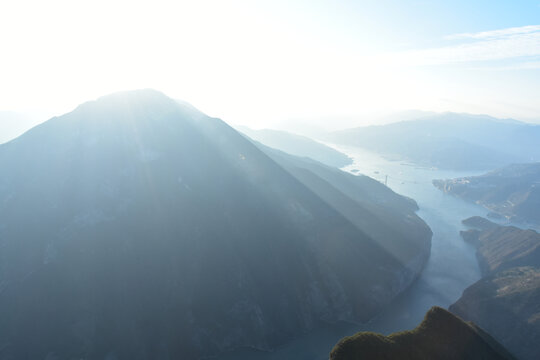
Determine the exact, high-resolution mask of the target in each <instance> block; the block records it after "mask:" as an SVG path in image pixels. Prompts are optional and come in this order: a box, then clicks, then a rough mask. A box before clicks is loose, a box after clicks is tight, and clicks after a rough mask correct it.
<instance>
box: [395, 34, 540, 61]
mask: <svg viewBox="0 0 540 360" xmlns="http://www.w3.org/2000/svg"><path fill="white" fill-rule="evenodd" d="M446 39H453V40H461V42H460V43H458V44H454V45H448V46H442V47H438V48H430V49H420V50H412V51H405V52H401V53H397V54H391V56H390V58H391V59H392V60H391V62H394V63H395V62H398V64H401V65H405V66H422V65H444V64H453V63H467V62H480V61H488V62H489V61H500V60H516V61H523V60H524V59H525V60H526V61H529V62H530V61H531V59H532V60H535V58H536V57H540V25H531V26H523V27H518V28H506V29H500V30H494V31H486V32H479V33H464V34H456V35H451V36H448V37H446ZM471 40H472V41H471Z"/></svg>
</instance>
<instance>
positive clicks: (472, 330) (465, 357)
mask: <svg viewBox="0 0 540 360" xmlns="http://www.w3.org/2000/svg"><path fill="white" fill-rule="evenodd" d="M361 359H385V360H409V359H410V360H423V359H426V360H431V359H440V360H478V359H485V360H488V359H489V360H497V359H499V360H502V359H506V360H511V359H514V357H513V356H512V355H510V354H509V353H508V351H506V350H505V349H504V348H503V347H502V346H501V345H500V344H499V343H498V342H497V341H496V340H494V339H493V338H492V337H491V336H490V335H488V334H487V333H486V332H484V331H483V330H482V329H480V328H479V327H477V326H476V325H475V324H473V323H467V322H465V321H463V320H461V319H460V318H458V317H457V316H455V315H453V314H451V313H450V312H448V311H446V310H444V309H442V308H440V307H433V308H431V309H430V310H429V311H428V312H427V313H426V316H425V318H424V320H423V321H422V323H420V324H419V325H418V326H417V327H416V328H415V329H413V330H410V331H403V332H399V333H394V334H391V335H389V336H384V335H381V334H377V333H372V332H360V333H357V334H356V335H353V336H350V337H346V338H344V339H342V340H341V341H340V342H339V343H338V344H337V345H336V346H335V347H334V349H333V350H332V352H331V353H330V360H361Z"/></svg>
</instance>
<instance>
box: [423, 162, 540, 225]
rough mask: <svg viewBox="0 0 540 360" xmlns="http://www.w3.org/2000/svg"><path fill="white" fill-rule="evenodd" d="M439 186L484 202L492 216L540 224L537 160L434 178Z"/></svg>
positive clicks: (444, 189)
mask: <svg viewBox="0 0 540 360" xmlns="http://www.w3.org/2000/svg"><path fill="white" fill-rule="evenodd" d="M433 185H435V186H436V187H437V188H439V189H440V190H442V191H444V192H446V193H449V194H452V195H454V196H457V197H460V198H462V199H465V200H468V201H472V202H475V203H477V204H480V205H483V206H484V207H486V208H487V209H489V210H491V211H492V214H490V215H489V216H493V217H495V218H506V219H507V220H508V221H512V222H521V223H531V224H535V225H540V211H538V209H540V163H531V164H515V165H509V166H505V167H503V168H501V169H498V170H494V171H491V172H488V173H487V174H484V175H481V176H470V177H464V178H457V179H449V180H434V181H433Z"/></svg>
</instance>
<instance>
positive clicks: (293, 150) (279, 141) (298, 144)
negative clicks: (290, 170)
mask: <svg viewBox="0 0 540 360" xmlns="http://www.w3.org/2000/svg"><path fill="white" fill-rule="evenodd" d="M237 129H238V130H239V131H240V132H242V133H244V134H246V135H247V136H249V137H250V138H251V139H253V140H256V141H258V142H261V143H263V144H264V145H266V146H269V147H271V148H274V149H277V150H281V151H284V152H286V153H289V154H291V155H296V156H301V157H309V158H311V159H313V160H317V161H318V162H321V163H323V164H326V165H329V166H334V167H338V168H340V167H343V166H346V165H349V164H351V163H352V160H351V158H349V157H348V156H347V155H345V154H343V153H342V152H339V151H337V150H334V149H332V148H331V147H328V146H326V145H324V144H321V143H319V142H317V141H315V140H312V139H310V138H308V137H305V136H300V135H296V134H292V133H289V132H286V131H280V130H270V129H263V130H253V129H250V128H248V127H245V126H241V127H238V128H237Z"/></svg>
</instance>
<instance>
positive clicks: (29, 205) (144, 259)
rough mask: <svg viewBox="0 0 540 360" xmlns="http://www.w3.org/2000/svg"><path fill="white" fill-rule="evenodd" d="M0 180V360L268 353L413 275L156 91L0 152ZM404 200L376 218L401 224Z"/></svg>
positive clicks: (100, 103) (370, 304) (96, 104)
mask: <svg viewBox="0 0 540 360" xmlns="http://www.w3.org/2000/svg"><path fill="white" fill-rule="evenodd" d="M0 169H2V174H1V176H0V246H1V248H2V251H1V252H0V266H1V271H0V290H1V291H0V309H1V310H0V344H1V346H0V358H5V359H9V358H13V359H35V358H55V357H57V358H89V359H102V358H107V359H123V358H130V359H171V358H174V359H176V358H192V359H196V358H200V357H203V356H210V355H212V354H216V353H218V352H221V351H226V350H231V349H235V348H238V347H242V346H246V347H254V348H259V349H272V348H274V347H275V346H277V345H279V344H282V343H284V342H286V341H288V340H290V339H291V338H292V337H294V336H295V335H297V334H299V333H302V332H305V331H307V330H309V329H311V328H313V327H315V326H317V324H318V323H319V322H321V321H336V320H366V319H368V318H370V317H372V316H373V315H374V314H375V313H376V312H377V311H378V310H379V309H380V308H381V307H382V306H384V304H385V303H388V302H389V301H390V300H391V299H392V298H393V297H394V296H395V295H396V294H397V293H399V292H400V291H401V290H402V289H403V288H404V287H405V286H407V284H408V283H409V282H410V281H412V279H413V276H411V270H410V267H409V266H408V264H406V263H403V259H406V258H407V257H406V256H401V255H400V254H395V253H394V254H393V253H391V252H389V251H387V250H386V249H385V248H384V246H383V244H380V243H379V242H378V240H377V238H376V236H372V235H370V234H373V232H374V229H366V230H365V231H364V229H362V228H361V227H359V226H358V223H355V222H353V221H351V220H350V219H348V218H347V216H345V215H343V214H342V213H341V212H340V211H339V210H337V209H336V208H334V207H333V206H331V205H330V204H329V203H328V201H326V200H325V199H323V198H322V197H321V196H319V195H317V193H316V192H314V191H313V190H312V189H311V188H310V187H308V186H306V185H304V184H303V183H302V182H301V181H300V180H299V179H298V178H297V177H295V176H293V175H291V173H290V172H289V171H288V170H286V169H285V168H283V167H282V166H280V165H279V164H278V163H276V162H275V161H274V160H272V159H271V158H270V157H268V156H267V155H266V154H265V153H263V152H262V151H260V150H259V149H258V148H257V147H256V146H254V145H253V144H252V143H251V142H250V141H248V140H247V139H246V138H245V137H244V136H242V135H240V134H238V133H237V132H236V131H235V130H233V129H232V128H230V127H229V126H228V125H226V124H225V123H224V122H222V121H221V120H219V119H215V118H210V117H208V116H206V115H204V114H202V113H201V112H199V111H197V110H196V109H194V108H193V107H191V106H189V105H187V104H184V103H179V102H176V101H174V100H172V99H170V98H168V97H166V96H164V95H163V94H161V93H159V92H156V91H152V90H141V91H134V92H127V93H118V94H113V95H110V96H106V97H103V98H100V99H98V100H97V101H92V102H88V103H85V104H83V105H81V106H79V107H78V108H77V109H75V110H74V111H73V112H71V113H68V114H66V115H63V116H60V117H56V118H53V119H51V120H49V121H47V122H45V123H44V124H42V125H39V126H37V127H35V128H33V129H32V130H30V131H29V132H27V133H25V134H24V135H23V136H21V137H19V138H17V139H15V140H14V141H11V142H9V143H7V144H4V145H1V146H0ZM391 199H395V201H396V204H398V205H397V208H398V210H390V209H392V206H393V200H391ZM405 203H407V204H410V202H409V201H408V200H403V199H401V198H400V197H398V196H397V195H395V194H394V195H391V196H390V197H389V202H388V203H387V204H386V205H385V208H386V209H387V211H388V212H389V213H391V212H394V211H396V213H395V215H392V216H398V215H397V214H398V213H400V212H401V213H402V215H403V216H412V215H411V213H412V211H413V208H411V207H406V206H405V205H403V204H405ZM404 206H405V207H404ZM414 222H416V223H415V224H414V225H411V226H410V227H409V229H415V228H416V226H418V227H419V228H418V234H419V236H421V239H422V240H417V239H414V241H413V240H412V238H410V237H405V236H403V237H399V238H396V239H395V241H396V242H399V241H402V242H404V243H407V242H409V241H412V242H411V244H419V243H423V244H424V245H425V246H426V247H428V248H429V239H430V234H431V233H430V232H429V229H427V230H426V228H427V227H426V225H425V224H424V223H423V222H421V220H419V219H418V218H414ZM422 250H423V254H424V256H425V249H422ZM424 261H425V260H424ZM413 275H414V274H413ZM404 278H405V280H404Z"/></svg>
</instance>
